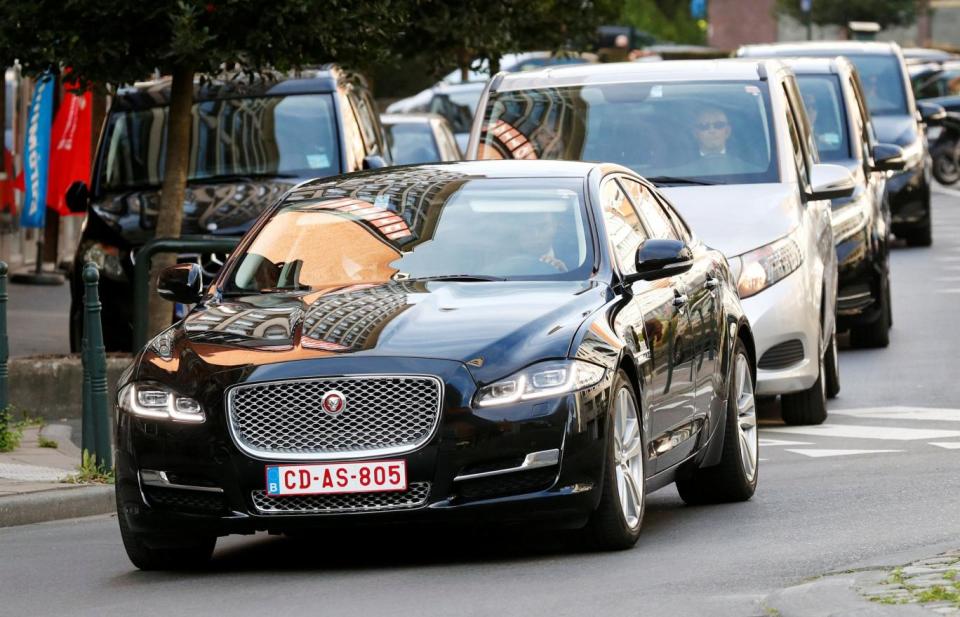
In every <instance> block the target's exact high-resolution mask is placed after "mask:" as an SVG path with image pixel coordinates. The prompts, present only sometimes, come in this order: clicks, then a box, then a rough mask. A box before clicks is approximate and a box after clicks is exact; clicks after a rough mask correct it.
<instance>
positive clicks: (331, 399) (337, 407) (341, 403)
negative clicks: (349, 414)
mask: <svg viewBox="0 0 960 617" xmlns="http://www.w3.org/2000/svg"><path fill="white" fill-rule="evenodd" d="M320 406H321V407H323V410H324V411H325V412H327V413H328V414H330V415H331V416H335V415H337V414H338V413H340V412H341V411H343V410H344V409H345V408H346V407H347V397H345V396H344V395H343V393H342V392H338V391H337V390H330V391H329V392H327V393H326V394H324V395H323V398H322V399H320Z"/></svg>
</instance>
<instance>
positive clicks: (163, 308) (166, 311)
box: [147, 66, 193, 337]
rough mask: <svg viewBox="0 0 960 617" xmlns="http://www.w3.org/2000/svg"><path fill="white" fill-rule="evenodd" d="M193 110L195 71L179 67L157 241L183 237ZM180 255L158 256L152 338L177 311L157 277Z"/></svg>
mask: <svg viewBox="0 0 960 617" xmlns="http://www.w3.org/2000/svg"><path fill="white" fill-rule="evenodd" d="M192 106H193V67H191V66H178V67H176V68H175V69H174V70H173V82H172V83H171V85H170V115H169V118H168V120H167V154H166V159H165V160H164V168H163V169H164V172H163V186H162V188H161V189H160V211H159V212H158V213H157V228H156V234H155V237H157V238H178V237H180V223H181V222H182V220H183V196H184V193H185V191H186V189H187V172H188V167H189V165H190V125H191V117H192V116H191V108H192ZM176 259H177V258H176V255H173V254H170V253H161V254H158V255H157V256H156V257H154V259H153V266H152V267H151V269H150V297H149V300H148V302H147V305H148V307H149V309H148V312H147V314H148V318H147V336H148V337H152V336H154V335H155V334H157V333H158V332H160V331H161V330H163V329H164V328H166V327H167V326H169V325H170V318H171V317H172V316H173V309H172V306H171V305H170V303H169V302H167V301H166V300H162V299H160V296H158V295H157V293H156V291H157V274H158V273H159V272H160V270H162V269H163V268H165V267H167V266H169V265H172V264H174V263H176Z"/></svg>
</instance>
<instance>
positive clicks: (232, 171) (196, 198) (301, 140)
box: [68, 66, 390, 351]
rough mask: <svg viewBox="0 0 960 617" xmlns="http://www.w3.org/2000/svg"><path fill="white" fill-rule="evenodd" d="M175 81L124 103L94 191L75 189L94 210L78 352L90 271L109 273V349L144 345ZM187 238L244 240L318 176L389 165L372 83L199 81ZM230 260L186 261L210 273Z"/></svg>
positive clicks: (118, 102) (74, 315)
mask: <svg viewBox="0 0 960 617" xmlns="http://www.w3.org/2000/svg"><path fill="white" fill-rule="evenodd" d="M169 95H170V80H169V79H168V78H165V79H160V80H157V81H153V82H149V83H146V84H138V85H137V86H135V87H130V88H125V89H122V90H121V91H120V92H119V93H118V94H117V96H116V97H115V98H114V101H113V105H112V107H111V109H110V113H109V115H108V117H107V119H106V123H105V125H104V130H103V133H102V135H101V138H100V143H99V147H98V149H97V155H96V159H95V162H94V167H93V173H92V176H91V177H92V183H91V186H90V187H89V189H87V187H78V186H76V185H75V186H73V187H71V190H70V192H69V193H68V202H69V205H70V207H71V209H73V210H75V211H82V210H86V212H87V219H86V222H85V224H84V226H83V232H82V234H81V236H80V242H79V244H78V246H77V252H76V256H75V258H74V270H73V273H72V276H71V286H70V287H71V303H70V345H71V349H73V350H74V351H76V350H77V349H78V348H79V344H80V339H81V337H82V314H83V312H82V297H83V283H82V280H81V277H80V271H81V268H82V267H83V264H85V263H87V262H90V261H92V262H94V263H96V264H97V265H98V266H99V267H100V272H101V279H100V298H101V301H102V302H103V317H102V318H103V327H104V340H105V344H106V347H107V350H111V351H113V350H115V351H126V350H129V349H131V346H132V322H133V293H134V292H133V274H134V258H135V255H136V252H137V250H138V249H139V248H140V247H141V246H143V244H144V243H146V242H147V241H149V240H150V239H152V238H153V236H154V228H155V226H156V216H157V210H158V207H159V204H160V185H161V183H162V181H163V162H164V156H165V155H164V150H165V133H166V123H167V113H168V105H169ZM193 116H194V117H193V123H192V127H193V128H192V135H191V145H190V168H189V175H188V181H187V190H186V194H185V195H184V200H183V227H182V233H183V234H185V235H186V234H213V235H232V236H239V235H241V234H243V233H244V232H245V231H246V230H247V229H248V228H249V227H250V225H251V224H252V223H253V221H254V220H255V219H256V218H257V216H258V215H259V214H260V213H261V212H262V211H264V210H265V209H266V208H267V207H268V206H270V205H271V204H273V203H274V202H276V201H277V200H278V199H279V198H280V197H281V196H282V195H283V194H284V193H285V192H286V191H287V190H288V189H289V188H291V187H292V186H294V185H295V184H297V183H298V182H300V181H301V180H303V179H306V178H315V177H325V176H334V175H339V174H343V173H348V172H351V171H356V170H359V169H370V168H378V167H383V166H385V165H386V164H388V162H389V158H390V154H389V152H388V149H387V148H386V146H385V143H386V142H385V138H384V132H383V128H382V126H381V124H380V119H379V116H378V115H377V111H376V107H375V106H374V102H373V98H372V97H371V95H370V92H369V89H368V88H367V85H366V82H365V80H364V79H363V78H362V77H360V76H358V75H355V74H351V73H348V72H345V71H343V70H341V69H339V68H337V67H332V66H328V67H325V68H324V69H322V70H311V71H304V72H300V73H299V74H297V75H296V76H287V75H279V74H273V75H267V76H259V77H257V78H255V79H246V78H245V79H229V80H218V81H205V82H203V83H198V84H197V85H196V87H195V90H194V105H193ZM222 259H223V256H218V255H181V256H180V260H181V261H194V262H198V263H200V265H201V267H202V268H203V269H204V270H205V271H206V273H207V274H208V275H213V274H215V273H216V271H217V270H218V269H219V266H220V264H221V263H223V261H222Z"/></svg>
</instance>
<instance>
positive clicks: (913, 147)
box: [894, 137, 923, 173]
mask: <svg viewBox="0 0 960 617" xmlns="http://www.w3.org/2000/svg"><path fill="white" fill-rule="evenodd" d="M901 148H902V149H903V160H905V161H906V162H907V164H906V168H907V169H909V168H911V167H913V166H914V165H916V164H917V163H918V162H919V161H920V160H921V159H922V158H923V138H922V137H920V138H917V139H915V140H913V143H911V144H910V145H907V146H901ZM894 173H896V172H894Z"/></svg>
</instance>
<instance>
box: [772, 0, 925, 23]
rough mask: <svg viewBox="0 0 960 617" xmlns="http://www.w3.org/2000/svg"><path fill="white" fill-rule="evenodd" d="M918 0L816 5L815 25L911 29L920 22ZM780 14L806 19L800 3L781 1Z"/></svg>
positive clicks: (797, 0) (862, 0)
mask: <svg viewBox="0 0 960 617" xmlns="http://www.w3.org/2000/svg"><path fill="white" fill-rule="evenodd" d="M916 4H917V3H916V2H915V0H843V2H835V1H831V2H825V1H819V2H816V1H815V2H814V3H813V10H812V12H811V19H812V20H813V23H815V24H819V25H821V26H823V25H837V26H844V27H846V25H847V22H851V21H875V22H877V23H878V24H880V27H881V28H886V27H888V26H909V25H910V24H912V23H913V22H914V20H916V18H917V7H916ZM777 11H778V12H781V13H786V14H787V15H790V16H791V17H793V18H794V19H797V20H798V21H801V22H802V21H805V20H806V16H805V14H804V13H802V12H801V11H800V0H777Z"/></svg>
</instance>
